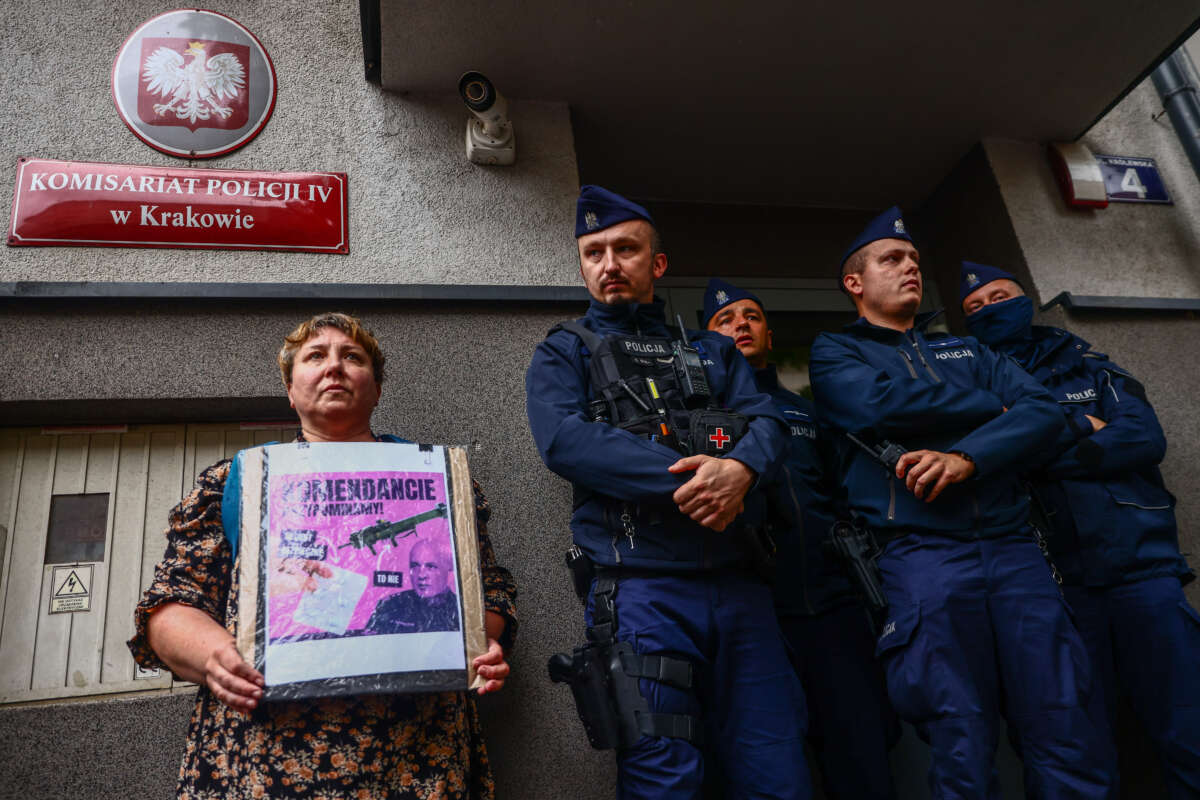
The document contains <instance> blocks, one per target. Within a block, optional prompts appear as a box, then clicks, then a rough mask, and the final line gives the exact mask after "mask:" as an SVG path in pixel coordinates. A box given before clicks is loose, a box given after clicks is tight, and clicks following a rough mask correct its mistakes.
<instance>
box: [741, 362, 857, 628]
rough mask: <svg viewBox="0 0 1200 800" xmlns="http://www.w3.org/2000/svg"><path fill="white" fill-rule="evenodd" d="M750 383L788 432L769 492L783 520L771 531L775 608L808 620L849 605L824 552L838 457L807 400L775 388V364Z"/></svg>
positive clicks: (845, 584) (849, 591)
mask: <svg viewBox="0 0 1200 800" xmlns="http://www.w3.org/2000/svg"><path fill="white" fill-rule="evenodd" d="M754 382H755V383H756V384H757V386H758V388H759V391H762V392H765V393H766V394H768V395H770V396H771V400H772V401H774V403H775V406H776V407H777V408H778V409H779V411H780V412H781V413H782V414H783V417H784V419H785V420H786V421H787V424H788V428H789V430H790V431H791V435H790V436H789V437H788V448H787V455H786V456H785V458H784V463H783V467H782V468H781V469H780V470H779V475H778V477H777V478H776V479H775V481H774V483H773V484H772V489H771V491H772V492H773V500H774V502H775V507H776V508H777V509H779V510H780V516H781V517H782V518H783V519H784V520H785V522H784V527H783V528H782V529H778V528H777V529H776V530H775V531H774V538H775V545H776V548H777V550H778V555H777V569H776V580H775V609H776V611H777V612H778V613H779V614H781V615H785V616H792V615H804V616H809V615H813V614H820V613H822V612H825V611H829V610H832V609H834V608H838V607H840V606H843V605H848V604H850V603H853V602H855V594H854V587H852V586H851V585H850V581H849V580H848V579H847V578H846V575H845V573H844V572H843V571H842V569H841V568H840V567H839V565H838V564H836V563H834V560H833V558H832V557H831V556H827V555H826V554H825V551H824V550H823V548H822V545H823V544H824V543H825V542H826V541H828V539H829V535H830V529H831V528H832V527H833V523H834V519H835V511H834V494H835V493H836V491H837V486H836V478H835V475H836V473H835V472H834V470H835V469H836V464H837V457H836V455H835V454H836V446H835V442H834V440H833V438H832V434H831V432H830V431H829V430H826V429H824V428H821V427H818V425H817V420H816V418H815V412H814V410H813V407H812V403H811V402H809V401H808V400H807V399H805V398H803V397H801V396H800V395H798V394H795V393H793V392H789V391H788V390H787V389H785V388H783V387H782V386H780V385H779V375H778V373H777V372H776V370H775V365H774V364H769V365H767V367H765V368H764V369H760V370H755V372H754Z"/></svg>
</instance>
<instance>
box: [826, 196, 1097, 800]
mask: <svg viewBox="0 0 1200 800" xmlns="http://www.w3.org/2000/svg"><path fill="white" fill-rule="evenodd" d="M919 259H920V254H919V253H918V250H917V248H916V246H915V245H914V243H913V240H912V237H911V236H910V235H909V233H908V229H907V227H906V226H905V224H904V220H903V218H902V216H901V213H900V210H899V209H898V208H891V209H889V210H888V211H885V212H884V213H883V214H881V215H880V216H878V217H877V218H875V219H874V220H872V221H871V223H870V224H869V225H868V226H867V227H866V229H865V230H864V231H863V232H862V233H861V234H860V235H859V237H858V238H857V239H855V240H854V242H853V243H852V244H851V245H850V247H849V249H848V250H847V251H846V254H845V256H844V257H843V259H842V269H841V278H840V284H841V287H842V289H843V290H844V291H845V292H846V293H847V294H848V295H849V296H850V298H851V299H852V300H853V301H854V305H855V307H856V309H857V310H858V313H859V319H858V320H857V321H856V322H854V323H853V324H851V325H848V326H846V328H845V329H844V331H843V332H842V333H838V334H832V333H823V334H821V335H819V336H818V337H817V339H816V341H815V342H814V343H813V347H812V357H811V362H810V366H809V373H810V376H811V379H812V387H813V394H814V396H815V398H816V402H817V411H818V415H819V416H820V417H821V418H822V419H823V420H824V421H826V422H827V423H828V424H829V425H830V426H831V427H833V428H835V429H837V430H839V431H841V432H843V433H846V434H850V435H851V436H854V437H855V438H856V439H857V441H858V444H855V445H854V449H853V450H847V451H846V453H847V458H846V459H845V462H844V464H843V466H842V476H843V477H842V480H843V485H844V487H845V489H846V491H847V493H848V500H849V505H850V508H851V511H852V513H854V514H856V515H858V516H859V517H860V518H861V519H863V520H865V522H866V523H867V524H868V525H869V526H870V527H871V529H872V530H873V531H874V532H875V534H876V536H877V537H878V538H879V539H880V540H881V541H882V542H884V543H885V544H884V545H883V552H882V554H881V555H880V557H879V561H878V564H879V570H880V573H881V576H882V581H883V587H884V590H885V592H886V594H887V600H888V603H889V606H888V613H887V617H886V621H885V623H884V626H883V629H882V632H881V634H880V636H879V640H878V644H877V646H876V652H877V654H878V655H879V657H880V658H881V659H882V661H883V666H884V670H885V672H886V674H887V685H888V694H889V696H890V698H891V700H892V704H893V706H894V707H895V709H896V711H897V712H898V713H899V714H900V716H901V718H903V719H905V720H907V721H909V722H911V723H912V724H913V725H914V726H915V727H916V728H917V731H918V733H919V734H920V735H921V736H922V738H923V739H925V740H926V741H927V742H929V744H930V747H931V750H932V753H931V756H932V758H931V765H930V772H929V781H930V785H931V787H932V789H933V794H934V796H935V797H962V798H967V797H971V798H978V797H999V790H998V787H997V786H996V779H995V773H994V769H993V763H994V754H995V749H996V745H997V740H998V731H999V718H1000V716H1001V715H1003V716H1004V717H1005V718H1006V719H1007V721H1008V724H1009V729H1010V731H1011V732H1012V733H1013V735H1014V736H1015V738H1017V739H1018V740H1019V742H1020V748H1021V751H1022V754H1023V757H1024V760H1025V785H1026V792H1027V794H1028V795H1029V796H1031V797H1039V798H1065V797H1072V798H1079V797H1088V798H1095V797H1110V796H1112V794H1113V793H1114V792H1115V778H1114V774H1113V773H1114V769H1113V761H1114V759H1113V755H1112V746H1111V743H1110V741H1109V739H1108V738H1107V736H1106V735H1105V734H1104V733H1098V732H1097V729H1096V726H1095V725H1093V724H1092V722H1091V721H1090V719H1089V717H1088V713H1087V709H1086V706H1087V703H1088V700H1089V695H1090V691H1091V678H1090V670H1089V668H1088V663H1087V653H1086V650H1085V649H1084V645H1083V641H1082V639H1081V637H1080V635H1079V632H1078V631H1077V630H1076V629H1075V627H1074V625H1073V624H1072V622H1071V619H1070V617H1069V614H1068V611H1067V608H1066V605H1065V603H1064V601H1063V599H1062V596H1061V594H1060V592H1059V590H1058V587H1057V585H1056V584H1055V582H1054V579H1053V577H1052V573H1051V569H1050V567H1049V565H1048V564H1047V563H1046V561H1045V559H1044V558H1043V557H1042V555H1041V553H1040V552H1039V550H1038V548H1037V546H1036V544H1035V543H1034V539H1033V536H1032V532H1031V530H1030V526H1029V522H1028V518H1029V498H1028V495H1027V494H1026V492H1025V491H1024V490H1023V488H1022V486H1021V485H1020V483H1019V481H1018V479H1017V477H1016V476H1015V474H1014V472H1015V470H1016V469H1017V468H1019V467H1020V466H1021V465H1022V464H1023V462H1024V461H1025V460H1027V459H1029V458H1030V457H1032V456H1033V455H1035V454H1036V452H1037V451H1038V450H1039V449H1040V448H1041V447H1043V446H1044V443H1045V442H1047V441H1054V440H1055V438H1056V437H1057V436H1058V435H1059V432H1060V430H1061V428H1062V426H1063V421H1062V412H1061V411H1059V410H1058V408H1057V405H1056V403H1055V402H1054V400H1053V398H1051V396H1050V395H1049V393H1048V392H1047V391H1046V390H1045V389H1044V388H1042V386H1041V385H1040V384H1038V383H1037V381H1035V380H1033V379H1032V378H1031V377H1030V376H1029V375H1027V374H1026V373H1025V372H1023V371H1022V370H1021V369H1020V368H1019V367H1017V365H1016V364H1015V363H1013V362H1012V361H1011V360H1010V359H1008V358H1006V357H1004V356H999V355H997V354H995V353H993V352H992V351H990V350H989V349H987V348H986V347H983V346H981V345H980V344H979V343H978V342H977V341H975V340H974V339H971V338H958V337H955V336H950V335H948V334H939V333H932V332H927V331H926V328H927V326H928V325H929V323H930V321H931V320H932V318H933V317H935V316H936V315H937V313H938V312H934V313H926V314H917V308H918V306H919V305H920V302H921V297H922V290H923V284H922V277H921V271H920V265H919ZM860 445H861V446H860ZM888 445H898V446H899V447H901V448H903V449H904V450H905V451H907V452H904V453H903V454H902V455H900V456H899V457H898V459H896V460H895V462H894V463H889V464H888V465H887V466H883V465H882V464H881V461H888V459H887V458H886V457H884V458H879V459H877V458H876V456H877V455H885V454H886V451H887V450H888V449H889V448H888ZM892 452H895V450H894V449H893V450H892Z"/></svg>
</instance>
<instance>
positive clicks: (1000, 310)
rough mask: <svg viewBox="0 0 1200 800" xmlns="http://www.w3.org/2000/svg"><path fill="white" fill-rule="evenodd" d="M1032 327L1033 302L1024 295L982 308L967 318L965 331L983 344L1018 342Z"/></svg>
mask: <svg viewBox="0 0 1200 800" xmlns="http://www.w3.org/2000/svg"><path fill="white" fill-rule="evenodd" d="M1032 325H1033V301H1032V300H1030V299H1029V298H1028V297H1026V296H1025V295H1021V296H1020V297H1012V298H1009V299H1008V300H1002V301H1001V302H999V303H992V304H991V305H987V306H984V307H983V308H981V309H979V310H978V311H976V312H975V313H974V314H971V315H970V316H968V317H967V330H969V331H970V332H971V335H972V336H974V337H975V338H976V339H978V340H979V341H981V342H983V343H984V344H1000V343H1001V342H1013V341H1020V340H1022V339H1026V338H1028V337H1029V332H1030V326H1032Z"/></svg>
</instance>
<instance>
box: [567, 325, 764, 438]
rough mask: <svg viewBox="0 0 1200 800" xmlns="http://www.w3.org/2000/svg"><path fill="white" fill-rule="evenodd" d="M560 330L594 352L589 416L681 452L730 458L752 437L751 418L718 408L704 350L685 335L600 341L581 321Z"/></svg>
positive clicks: (604, 338)
mask: <svg viewBox="0 0 1200 800" xmlns="http://www.w3.org/2000/svg"><path fill="white" fill-rule="evenodd" d="M558 328H561V329H563V330H566V331H569V332H570V333H573V334H575V335H576V336H578V337H579V338H580V339H582V340H583V343H584V345H585V346H586V347H587V349H588V351H589V352H590V353H591V359H590V361H589V363H588V381H589V383H590V384H591V392H590V395H589V396H590V398H591V401H590V404H589V413H590V415H591V419H592V421H593V422H605V423H608V424H610V425H613V426H615V427H618V428H621V429H623V430H627V431H629V432H631V433H635V434H637V435H639V436H645V437H646V438H649V439H654V440H656V441H659V442H661V443H662V444H665V445H666V446H668V447H670V448H672V449H673V450H675V451H677V452H679V453H680V454H681V455H685V456H689V455H708V456H717V457H720V456H724V455H728V454H729V452H730V451H732V450H733V448H734V446H735V445H736V444H737V443H738V442H739V441H740V440H741V438H742V437H743V436H744V435H745V434H746V430H747V428H748V427H749V424H750V421H749V419H748V418H747V417H746V416H744V415H742V414H738V413H737V412H735V411H729V410H727V409H722V408H718V407H717V406H716V405H715V403H713V400H712V395H711V393H710V391H709V387H708V379H707V376H706V375H705V373H704V368H703V365H702V364H701V362H700V356H699V353H698V352H697V351H696V350H695V348H692V347H690V346H688V345H687V343H686V341H685V340H684V339H683V337H682V332H681V336H680V338H679V339H677V340H674V341H672V340H670V339H664V338H660V337H653V336H629V335H608V336H599V335H598V334H596V333H595V332H593V331H591V330H589V329H588V328H585V327H584V326H583V325H581V324H579V323H578V322H575V321H570V322H562V323H559V324H558V325H557V326H556V328H555V329H558Z"/></svg>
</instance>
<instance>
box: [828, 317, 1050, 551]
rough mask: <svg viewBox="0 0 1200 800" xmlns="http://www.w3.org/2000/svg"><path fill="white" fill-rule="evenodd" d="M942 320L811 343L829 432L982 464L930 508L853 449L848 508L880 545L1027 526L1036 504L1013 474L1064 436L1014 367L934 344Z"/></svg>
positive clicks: (947, 341) (942, 338) (966, 345)
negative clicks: (899, 538)
mask: <svg viewBox="0 0 1200 800" xmlns="http://www.w3.org/2000/svg"><path fill="white" fill-rule="evenodd" d="M939 313H940V312H930V313H926V314H921V315H918V316H917V318H916V324H915V326H914V327H913V328H911V329H909V330H908V331H905V332H903V333H901V332H900V331H896V330H892V329H890V328H883V327H878V326H876V325H872V324H871V323H869V322H867V321H866V319H863V318H860V319H859V320H858V321H857V322H854V323H853V324H851V325H848V326H846V328H845V329H844V332H843V333H840V334H832V333H823V334H820V335H819V336H818V337H817V339H816V341H815V342H814V343H813V347H812V359H811V363H810V366H809V373H810V376H811V378H812V386H813V394H814V396H815V397H816V400H817V411H818V414H819V416H821V417H822V419H824V420H825V421H826V422H827V423H828V424H829V425H830V427H832V428H835V429H836V430H839V431H846V432H851V433H855V434H857V435H859V436H860V437H861V438H863V439H865V440H867V441H868V442H878V441H881V440H888V441H891V442H894V443H896V444H899V445H901V446H902V447H904V448H905V449H907V450H921V449H929V450H938V451H941V452H950V451H958V452H960V453H963V454H966V455H967V456H969V457H970V458H971V459H972V460H973V461H974V462H975V469H976V472H975V475H973V476H972V477H971V478H970V479H968V480H966V481H963V482H962V483H958V484H951V485H950V486H948V487H946V489H945V490H944V491H943V492H942V494H941V495H940V496H939V497H938V498H937V499H936V500H935V501H933V502H932V503H926V502H925V501H924V500H921V499H918V498H917V497H916V496H915V495H914V494H913V493H912V492H910V491H908V489H907V488H906V487H905V485H904V483H903V481H902V480H900V479H898V478H896V477H895V474H894V473H892V472H890V471H889V470H887V469H885V468H884V467H883V466H882V465H880V464H879V462H878V461H876V460H874V459H873V458H872V457H871V456H870V455H869V454H867V453H866V452H864V451H862V450H861V449H859V448H857V447H849V448H846V449H845V454H846V457H845V459H844V461H843V464H842V475H843V485H844V487H845V489H846V491H847V493H848V502H849V505H850V508H851V510H852V511H853V513H855V514H856V515H858V516H861V517H863V518H864V519H865V520H866V522H867V524H868V525H869V526H870V527H871V528H872V529H873V530H875V532H876V534H877V535H878V536H881V537H882V538H888V537H890V536H893V535H899V534H902V533H933V534H938V535H943V536H951V537H956V538H964V539H975V538H985V537H992V536H997V535H1000V534H1002V533H1006V532H1010V531H1013V530H1016V529H1017V528H1019V527H1021V526H1023V525H1025V524H1026V523H1027V521H1028V516H1029V496H1028V493H1027V492H1026V491H1025V489H1024V487H1023V486H1022V484H1021V482H1020V480H1019V479H1018V477H1017V474H1016V468H1017V467H1018V466H1019V465H1021V463H1022V462H1023V461H1024V460H1025V459H1028V458H1029V457H1031V456H1033V455H1034V454H1035V453H1037V452H1038V451H1039V450H1041V449H1043V448H1045V447H1046V446H1047V444H1048V443H1052V442H1054V441H1055V440H1056V438H1057V437H1058V435H1059V431H1060V430H1061V428H1062V426H1063V419H1062V412H1060V411H1059V410H1058V409H1057V406H1056V404H1055V402H1054V400H1053V398H1051V397H1050V394H1049V393H1048V392H1047V391H1046V390H1045V389H1044V388H1042V386H1041V385H1040V384H1039V383H1038V382H1037V381H1035V380H1034V379H1033V378H1032V377H1030V376H1029V375H1028V374H1027V373H1025V372H1024V371H1023V370H1021V369H1020V367H1018V366H1017V365H1016V363H1015V362H1013V361H1012V359H1010V358H1007V357H1005V356H1002V355H998V354H996V353H994V352H993V351H991V350H989V349H988V348H987V347H984V346H983V345H981V344H980V343H979V342H978V341H977V340H976V339H974V338H971V337H963V338H959V337H957V336H952V335H950V334H944V333H930V334H925V333H924V329H925V327H926V326H927V325H928V324H929V323H930V321H932V319H933V318H934V317H936V316H937V315H938V314H939Z"/></svg>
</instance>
